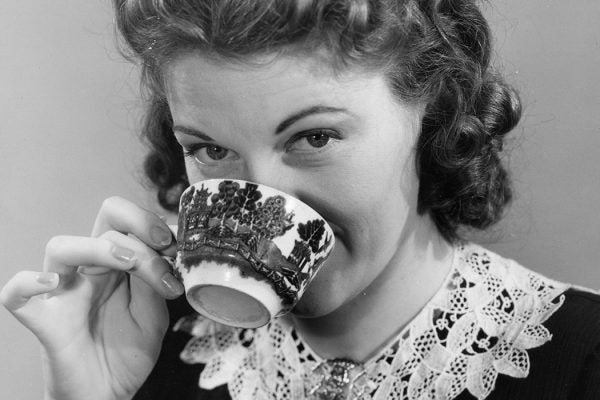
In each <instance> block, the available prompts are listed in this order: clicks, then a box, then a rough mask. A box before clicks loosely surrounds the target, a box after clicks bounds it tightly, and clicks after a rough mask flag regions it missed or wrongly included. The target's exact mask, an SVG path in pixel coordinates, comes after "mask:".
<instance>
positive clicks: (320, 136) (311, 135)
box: [287, 130, 338, 152]
mask: <svg viewBox="0 0 600 400" xmlns="http://www.w3.org/2000/svg"><path fill="white" fill-rule="evenodd" d="M335 139H338V136H337V134H336V133H335V132H333V131H331V132H330V131H321V130H318V131H316V132H307V133H304V134H301V135H299V136H296V137H294V138H292V139H291V140H290V142H289V143H288V146H287V147H288V151H300V152H308V151H314V150H315V149H321V148H323V147H325V146H327V145H330V143H331V142H332V140H335Z"/></svg>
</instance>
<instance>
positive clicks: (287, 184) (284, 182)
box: [243, 159, 294, 195]
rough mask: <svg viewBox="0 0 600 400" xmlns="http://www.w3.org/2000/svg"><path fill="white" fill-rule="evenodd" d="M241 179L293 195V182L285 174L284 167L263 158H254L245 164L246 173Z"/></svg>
mask: <svg viewBox="0 0 600 400" xmlns="http://www.w3.org/2000/svg"><path fill="white" fill-rule="evenodd" d="M245 175H246V176H245V177H244V178H243V179H245V180H248V181H252V182H255V183H260V184H261V185H266V186H269V187H272V188H274V189H277V190H281V191H282V192H285V193H288V194H291V195H294V188H293V185H294V182H293V179H292V177H290V176H287V174H286V168H285V167H284V166H282V165H276V164H275V163H269V162H266V161H265V160H260V159H259V160H256V161H254V162H252V163H247V164H246V173H245Z"/></svg>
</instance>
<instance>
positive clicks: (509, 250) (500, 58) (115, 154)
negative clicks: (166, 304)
mask: <svg viewBox="0 0 600 400" xmlns="http://www.w3.org/2000/svg"><path fill="white" fill-rule="evenodd" d="M485 11H486V14H487V15H488V16H489V18H490V22H491V24H492V28H493V29H494V32H495V38H496V62H495V63H496V65H497V66H499V67H500V68H501V69H502V70H503V71H504V73H505V74H506V76H507V78H508V80H509V82H511V83H512V84H513V85H514V86H516V87H517V88H518V89H519V90H520V92H521V94H522V98H523V102H524V117H523V119H522V122H521V124H520V125H519V127H518V128H517V129H516V130H515V132H514V133H513V134H512V135H511V136H510V140H509V142H508V144H507V149H508V154H507V157H506V161H507V163H508V164H509V166H510V168H511V171H512V174H513V177H514V182H515V193H516V195H515V202H514V204H513V206H512V207H511V209H510V211H509V213H508V215H507V218H506V219H505V220H504V221H503V222H502V223H501V224H500V225H499V226H498V227H496V228H495V229H493V230H492V231H491V232H490V233H488V234H486V235H483V236H480V241H482V242H483V243H486V244H487V245H488V247H490V248H491V249H493V250H495V251H497V252H499V253H501V254H502V255H504V256H506V257H509V258H514V259H516V260H517V261H519V262H520V263H521V264H523V265H525V266H526V267H528V268H531V269H534V270H536V271H538V272H541V273H543V274H546V275H549V276H551V277H553V278H555V279H559V280H564V281H569V282H573V283H575V284H579V285H584V286H588V287H593V288H595V289H598V288H600V268H599V262H598V259H599V258H600V228H599V225H600V212H599V211H598V206H599V205H600V167H599V166H598V165H597V164H598V159H599V157H600V123H599V119H600V79H599V78H598V73H599V71H600V28H599V26H600V25H599V24H598V21H599V20H600V2H598V1H597V0H574V1H571V2H564V1H558V0H527V1H521V0H498V1H495V2H489V3H488V4H486V6H485ZM140 115H141V109H140V102H139V101H138V75H137V70H136V68H135V67H133V66H132V65H130V64H128V63H127V62H125V61H124V60H123V59H122V58H121V57H120V55H119V54H118V52H117V51H116V49H115V42H114V35H113V26H112V10H111V4H110V1H109V0H90V1H79V0H58V1H52V2H47V1H41V0H37V1H28V2H27V1H23V2H16V1H15V2H9V1H3V2H2V4H1V5H0V285H3V284H4V283H5V282H6V281H7V280H8V279H9V278H10V277H11V276H12V275H13V274H15V273H16V272H17V271H19V270H21V269H32V270H39V269H40V268H41V260H42V258H43V252H44V246H45V244H46V242H47V241H48V239H49V238H50V237H52V236H54V235H57V234H73V235H86V234H89V232H90V229H91V226H92V223H93V220H94V217H95V215H96V211H97V210H98V207H99V206H100V204H101V202H102V200H103V199H104V198H106V197H109V196H111V195H117V194H118V195H121V196H124V197H126V198H129V199H131V200H134V201H136V202H138V203H139V204H141V205H143V206H145V207H147V208H151V209H156V210H158V208H157V207H156V206H155V204H154V203H153V197H152V196H151V195H149V194H148V193H147V191H146V190H145V189H144V187H143V186H142V185H141V184H140V182H141V173H140V169H139V165H140V163H141V160H142V159H143V148H142V146H141V145H140V144H139V142H138V139H137V136H136V135H137V133H136V132H137V127H138V126H139V124H138V122H139V118H140ZM0 343H1V346H0V365H1V366H0V399H19V400H34V399H39V398H41V393H42V389H41V388H42V383H41V370H40V358H39V349H38V345H37V342H36V340H35V338H34V337H33V335H32V334H31V333H29V332H28V331H27V330H26V329H25V328H23V327H22V326H21V325H20V324H19V323H18V322H17V321H16V320H14V319H13V318H12V316H11V315H10V314H9V313H8V312H7V311H6V310H4V309H1V310H0Z"/></svg>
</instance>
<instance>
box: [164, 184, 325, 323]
mask: <svg viewBox="0 0 600 400" xmlns="http://www.w3.org/2000/svg"><path fill="white" fill-rule="evenodd" d="M334 240H335V239H334V236H333V232H332V230H331V228H330V227H329V225H327V223H326V222H325V220H324V219H323V217H321V216H320V215H319V214H317V213H316V212H315V211H314V210H313V209H312V208H310V207H309V206H307V205H306V204H304V203H302V202H301V201H300V200H298V199H296V198H294V197H292V196H290V195H289V194H286V193H283V192H281V191H279V190H276V189H273V188H270V187H268V186H265V185H260V184H256V183H252V182H248V181H243V180H231V179H211V180H206V181H201V182H198V183H196V184H194V185H192V186H190V187H189V188H188V189H187V190H186V191H185V192H184V193H183V195H182V196H181V200H180V203H179V222H178V230H177V259H176V260H175V273H176V274H177V275H179V278H180V279H181V281H182V282H183V285H184V287H185V292H186V297H187V300H188V302H189V303H190V305H191V306H192V307H193V308H194V309H195V310H196V311H198V312H199V313H200V314H202V315H204V316H206V317H208V318H211V319H213V320H215V321H217V322H220V323H223V324H226V325H232V326H238V327H243V328H256V327H259V326H262V325H265V324H266V323H268V322H269V321H270V320H271V319H272V318H275V317H278V316H281V315H283V314H285V313H287V312H289V311H290V310H291V309H292V308H293V307H294V305H295V304H296V303H297V302H298V300H299V299H300V297H301V296H302V294H303V293H304V291H305V289H306V287H307V285H308V284H309V283H310V281H311V280H312V279H313V278H314V276H315V275H316V274H317V272H318V270H319V268H320V267H321V265H322V264H323V262H324V261H325V259H326V258H327V256H328V255H329V253H330V251H331V249H332V248H333V245H334Z"/></svg>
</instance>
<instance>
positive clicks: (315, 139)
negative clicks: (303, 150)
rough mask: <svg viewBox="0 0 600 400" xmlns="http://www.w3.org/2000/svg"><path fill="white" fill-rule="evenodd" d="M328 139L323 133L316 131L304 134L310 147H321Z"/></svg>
mask: <svg viewBox="0 0 600 400" xmlns="http://www.w3.org/2000/svg"><path fill="white" fill-rule="evenodd" d="M329 139H331V138H330V137H329V136H327V135H325V134H324V133H316V134H314V135H310V136H306V141H307V142H308V144H310V145H311V146H312V147H323V146H325V145H326V144H327V143H328V142H329Z"/></svg>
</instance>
